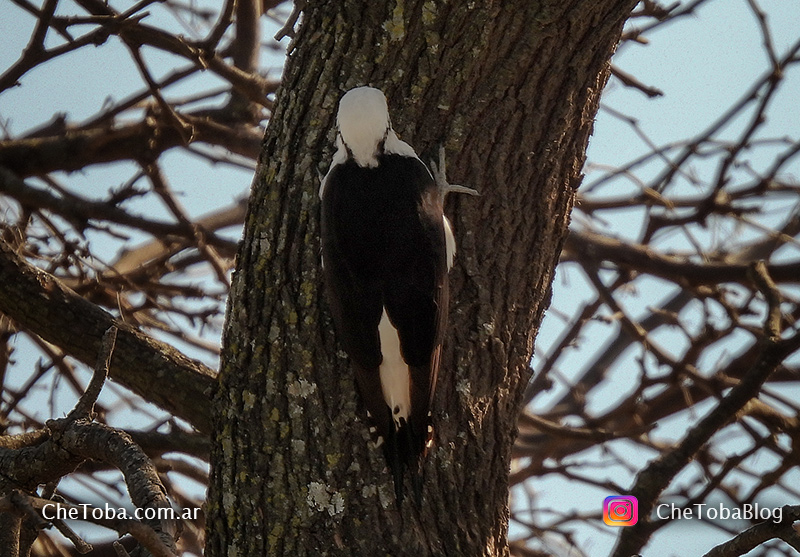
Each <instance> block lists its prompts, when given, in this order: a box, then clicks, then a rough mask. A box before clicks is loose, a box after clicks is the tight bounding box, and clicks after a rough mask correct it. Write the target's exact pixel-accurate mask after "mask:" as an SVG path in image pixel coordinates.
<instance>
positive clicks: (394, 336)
mask: <svg viewBox="0 0 800 557" xmlns="http://www.w3.org/2000/svg"><path fill="white" fill-rule="evenodd" d="M337 126H338V134H337V137H336V146H337V151H336V154H335V155H334V156H333V161H332V163H331V167H330V170H329V171H328V174H327V175H326V176H325V177H324V178H323V179H322V184H321V187H320V198H321V200H322V263H323V272H324V275H325V284H326V291H327V298H328V302H329V305H330V308H331V313H332V315H333V320H334V325H335V327H336V330H337V333H338V335H339V339H340V342H341V343H342V345H343V347H344V349H345V351H346V352H347V353H348V355H349V356H350V359H351V360H352V363H353V367H354V368H355V377H356V383H357V386H358V389H359V391H360V393H361V398H362V399H363V401H364V403H365V405H366V408H367V411H368V413H369V415H370V417H371V420H372V422H373V424H374V428H375V429H376V430H377V434H378V435H379V436H380V438H379V443H380V442H381V439H382V442H383V449H384V453H385V456H386V461H387V463H388V465H389V468H390V469H391V471H392V475H393V477H394V484H395V493H396V495H397V501H398V504H400V503H401V502H402V500H403V475H404V471H405V469H406V468H407V469H409V471H410V474H411V478H412V486H413V490H414V494H415V496H416V499H417V501H419V500H420V497H421V490H422V464H423V459H424V457H425V453H426V450H427V448H428V446H429V444H430V442H431V437H432V431H433V429H432V424H431V414H430V409H431V402H432V399H433V393H434V389H435V387H436V376H437V373H438V370H439V357H440V354H441V350H442V338H443V336H444V329H445V323H446V320H447V297H448V293H447V271H448V270H449V268H450V266H451V265H452V262H453V254H454V251H455V241H454V239H453V233H452V231H451V228H450V223H449V222H448V221H447V218H446V217H445V216H444V214H443V212H442V203H443V198H444V194H445V193H446V191H443V190H442V188H440V187H439V181H438V180H435V179H434V177H433V175H432V174H431V172H430V171H429V170H428V167H427V166H426V165H425V164H424V163H423V162H422V161H421V160H420V159H419V157H418V156H417V154H416V153H415V152H414V149H412V148H411V146H410V145H408V144H407V143H405V142H403V141H401V140H400V139H399V138H398V137H397V135H396V134H395V132H394V130H392V125H391V122H390V120H389V110H388V107H387V104H386V97H385V96H384V94H383V93H382V92H381V91H380V90H378V89H374V88H372V87H358V88H356V89H351V90H350V91H348V92H347V93H346V94H345V95H344V96H343V97H342V99H341V101H340V103H339V112H338V114H337ZM471 191H472V190H470V192H471Z"/></svg>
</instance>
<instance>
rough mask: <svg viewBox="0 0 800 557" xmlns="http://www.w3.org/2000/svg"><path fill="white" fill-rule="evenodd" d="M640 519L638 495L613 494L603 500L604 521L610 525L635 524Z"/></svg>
mask: <svg viewBox="0 0 800 557" xmlns="http://www.w3.org/2000/svg"><path fill="white" fill-rule="evenodd" d="M638 520H639V501H637V500H636V497H633V496H630V495H626V496H620V495H611V496H609V497H606V499H605V501H603V522H605V523H606V524H608V525H609V526H633V525H634V524H636V522H637V521H638Z"/></svg>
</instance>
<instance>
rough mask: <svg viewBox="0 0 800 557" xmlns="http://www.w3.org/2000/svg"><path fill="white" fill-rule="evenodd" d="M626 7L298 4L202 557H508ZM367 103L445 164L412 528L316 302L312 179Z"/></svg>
mask: <svg viewBox="0 0 800 557" xmlns="http://www.w3.org/2000/svg"><path fill="white" fill-rule="evenodd" d="M635 4H636V0H573V1H571V2H562V1H554V0H548V1H542V0H539V1H534V0H526V1H518V2H511V1H509V2H481V1H475V2H465V1H462V0H448V1H440V2H422V1H416V2H415V1H411V0H409V1H404V0H397V2H386V1H357V0H345V1H338V0H337V1H330V2H322V1H309V5H308V6H307V7H306V9H305V12H304V15H303V18H302V25H301V26H300V28H299V30H298V34H297V37H296V39H295V41H294V42H293V44H292V46H291V48H290V50H291V53H290V55H289V57H288V60H287V64H286V68H285V74H284V78H283V83H282V85H281V89H280V91H279V93H278V96H277V99H276V102H275V112H274V114H273V116H272V119H271V122H270V125H269V129H268V131H267V134H266V138H265V142H264V149H263V154H262V158H261V164H260V165H259V169H258V171H257V173H256V177H255V181H254V184H253V191H252V195H251V199H250V206H249V213H248V217H247V219H246V222H245V233H244V240H243V243H242V245H241V247H240V252H239V258H238V262H237V271H236V275H235V278H234V281H233V286H232V291H231V296H230V302H229V304H230V305H229V311H228V318H227V325H226V330H225V338H224V347H223V358H222V368H221V378H220V380H221V388H220V390H219V396H218V397H217V399H216V400H215V403H214V405H215V407H214V415H215V417H214V422H215V423H214V447H215V449H214V451H213V453H212V480H211V487H210V493H209V497H208V521H207V522H208V539H207V548H206V555H207V556H208V557H217V556H226V557H229V556H236V555H240V556H246V555H368V556H373V555H386V554H388V555H506V554H507V553H508V548H507V541H506V532H507V527H508V508H507V502H508V468H509V462H510V458H511V448H512V444H513V442H514V438H515V435H516V418H517V414H518V411H519V409H520V408H519V406H520V401H521V395H522V393H523V391H524V389H525V386H526V384H527V381H528V378H529V375H530V370H529V362H530V358H531V354H532V347H533V339H534V336H535V334H536V330H537V327H538V325H539V323H540V321H541V318H542V315H543V312H544V310H545V308H546V306H547V304H548V302H549V296H550V293H549V289H550V282H551V280H552V275H553V269H554V267H555V264H556V261H557V260H558V256H559V252H560V248H561V245H562V242H563V239H564V236H565V232H566V228H567V224H568V220H569V216H568V215H569V211H570V208H571V204H572V199H573V194H574V191H575V188H576V187H577V186H578V183H579V182H580V179H581V174H580V171H581V167H582V164H583V160H584V152H585V148H586V143H587V140H588V137H589V134H590V132H591V129H592V124H593V119H594V115H595V113H596V110H597V106H598V97H599V95H600V91H601V90H602V87H603V85H604V83H605V80H606V79H607V76H608V60H609V58H610V56H611V54H612V53H613V51H614V48H615V46H616V44H617V41H618V40H619V36H620V32H621V28H622V24H623V22H624V20H625V18H626V17H627V15H628V13H629V12H630V10H631V9H632V8H633V6H634V5H635ZM364 84H369V85H373V86H377V87H379V88H381V89H383V90H384V91H385V92H386V94H387V97H388V99H389V108H390V112H391V114H392V119H393V123H394V128H395V130H396V131H397V132H398V133H400V134H401V136H402V137H403V139H404V140H405V141H408V142H409V143H410V144H411V145H412V146H414V147H415V148H416V150H417V152H418V153H420V154H421V155H422V158H423V160H426V161H427V160H429V159H430V158H432V154H434V153H436V152H437V149H438V147H439V145H445V146H446V147H447V153H448V161H449V164H448V166H449V174H450V176H449V178H450V181H451V182H453V183H463V184H466V185H469V186H471V187H475V188H477V189H479V190H480V191H481V192H482V196H481V197H479V198H462V199H451V200H449V201H448V205H447V208H446V213H447V214H448V215H449V216H450V217H451V220H452V221H453V225H454V229H455V233H456V238H457V241H458V252H457V255H456V266H455V268H454V269H453V271H451V273H450V285H451V304H450V307H451V309H450V324H449V327H448V331H447V334H446V337H445V352H444V355H443V359H442V366H441V371H440V376H439V386H438V390H437V397H436V400H435V402H434V423H435V427H436V433H435V446H434V448H433V449H432V450H431V451H430V453H429V456H428V460H427V464H426V468H425V485H424V497H423V503H422V506H421V509H419V510H418V509H416V508H415V506H414V504H413V498H407V499H406V501H405V503H404V505H403V507H402V512H398V510H397V508H396V506H395V501H394V495H393V487H392V479H391V476H390V474H389V472H388V471H387V470H386V469H385V465H384V460H383V455H382V452H381V450H380V449H375V448H374V447H373V446H372V443H371V442H370V435H369V433H368V423H367V421H366V418H365V412H364V410H363V406H362V405H361V402H360V401H359V400H358V398H357V396H356V391H355V387H354V384H353V373H352V370H351V368H350V366H349V362H348V360H347V358H346V357H345V356H344V354H343V353H342V352H341V351H340V350H339V349H338V348H337V344H336V339H335V335H334V332H333V327H332V324H331V321H330V317H329V314H328V311H327V307H326V304H325V301H324V299H323V297H322V289H321V278H320V276H321V275H320V267H319V264H320V261H319V240H318V236H319V199H318V196H317V192H318V188H319V179H318V176H319V174H320V173H324V172H325V171H326V170H327V167H328V165H329V163H330V157H331V154H332V150H333V142H334V137H335V136H334V127H335V118H334V114H335V109H336V105H337V102H338V99H339V98H340V97H341V95H342V94H343V92H344V91H346V90H347V89H350V88H351V87H355V86H358V85H364Z"/></svg>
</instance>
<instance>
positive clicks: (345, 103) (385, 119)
mask: <svg viewBox="0 0 800 557" xmlns="http://www.w3.org/2000/svg"><path fill="white" fill-rule="evenodd" d="M336 123H337V125H338V126H339V135H340V138H341V141H343V142H344V144H345V145H346V146H347V149H348V150H349V151H350V153H352V155H353V158H354V159H355V161H356V163H357V164H358V165H359V166H372V167H374V166H377V165H378V159H377V155H378V148H379V147H380V145H381V143H384V142H385V141H386V139H387V137H388V136H389V133H390V132H391V130H392V124H391V122H390V121H389V106H388V105H387V104H386V96H385V95H384V94H383V91H381V90H380V89H375V88H374V87H356V88H355V89H350V90H349V91H348V92H347V93H345V95H344V96H343V97H342V100H341V101H339V112H338V114H337V116H336ZM392 135H394V134H392Z"/></svg>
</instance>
